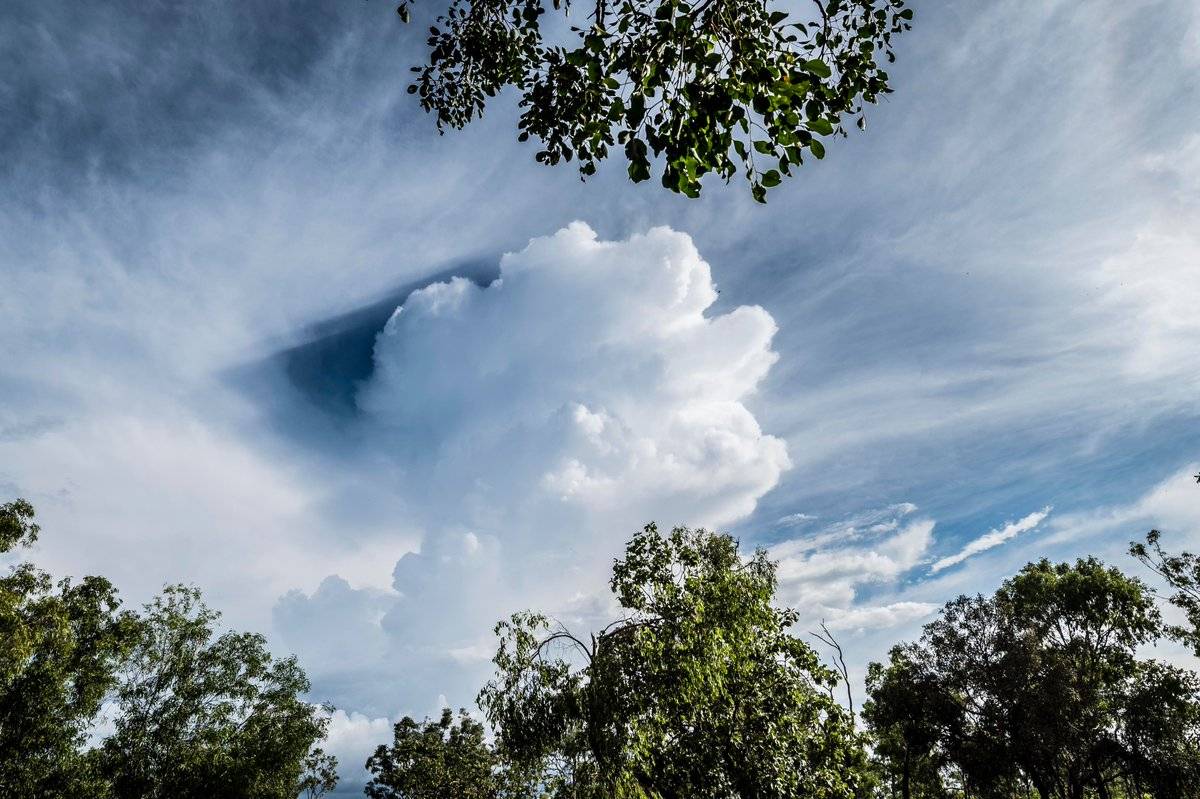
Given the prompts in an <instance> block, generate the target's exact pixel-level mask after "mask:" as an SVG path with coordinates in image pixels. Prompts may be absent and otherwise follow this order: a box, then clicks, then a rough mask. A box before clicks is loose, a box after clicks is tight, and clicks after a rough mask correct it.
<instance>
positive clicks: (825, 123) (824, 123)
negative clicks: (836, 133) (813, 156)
mask: <svg viewBox="0 0 1200 799" xmlns="http://www.w3.org/2000/svg"><path fill="white" fill-rule="evenodd" d="M808 129H809V130H811V131H812V132H814V133H819V134H821V135H822V136H828V135H830V134H831V133H833V125H831V124H830V123H829V120H828V119H823V118H821V117H818V118H817V119H812V120H809V122H808Z"/></svg>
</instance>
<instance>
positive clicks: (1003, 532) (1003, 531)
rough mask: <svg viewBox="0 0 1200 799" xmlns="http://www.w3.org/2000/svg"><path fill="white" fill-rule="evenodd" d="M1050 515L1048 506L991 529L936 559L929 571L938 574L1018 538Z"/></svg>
mask: <svg viewBox="0 0 1200 799" xmlns="http://www.w3.org/2000/svg"><path fill="white" fill-rule="evenodd" d="M1049 515H1050V508H1049V507H1046V508H1043V509H1042V510H1039V511H1034V512H1033V513H1030V514H1029V515H1028V516H1025V517H1023V518H1021V519H1018V520H1017V521H1015V522H1008V523H1007V524H1005V525H1004V526H1003V527H1000V528H998V529H994V530H989V531H988V532H986V533H984V534H983V535H981V536H979V537H978V538H976V539H974V540H972V541H970V542H968V543H967V545H966V546H964V547H963V548H962V549H960V550H959V551H958V552H956V553H954V554H953V555H947V556H946V557H944V558H940V559H939V560H936V561H934V563H933V565H932V566H930V567H929V571H930V572H931V573H933V574H936V573H938V572H940V571H941V570H942V569H948V568H950V567H951V566H954V565H957V564H959V563H962V562H963V561H964V560H966V559H967V558H969V557H971V556H972V555H977V554H979V553H980V552H985V551H987V550H989V549H992V548H993V547H998V546H1000V545H1001V544H1003V543H1004V542H1005V541H1008V540H1010V539H1013V538H1016V537H1017V536H1018V535H1020V534H1021V533H1027V532H1029V531H1030V530H1033V529H1034V528H1035V527H1037V526H1038V525H1039V524H1041V523H1042V521H1043V520H1045V518H1046V517H1047V516H1049Z"/></svg>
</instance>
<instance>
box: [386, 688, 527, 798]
mask: <svg viewBox="0 0 1200 799" xmlns="http://www.w3.org/2000/svg"><path fill="white" fill-rule="evenodd" d="M392 733H393V736H392V743H391V744H389V745H386V746H379V747H378V748H376V750H375V753H374V754H373V755H371V757H370V759H368V760H367V770H368V771H369V772H370V773H371V781H370V782H368V783H367V786H366V794H367V796H369V797H371V799H442V798H443V797H447V796H453V797H456V799H498V797H501V796H503V795H509V794H510V792H508V791H506V790H505V788H506V782H507V780H506V773H505V772H504V771H503V770H502V767H501V762H500V759H499V757H498V756H497V754H496V752H495V750H494V748H493V747H492V746H491V745H490V744H489V743H488V741H487V739H486V736H485V731H484V727H483V725H482V724H480V723H479V722H478V721H476V720H475V719H472V718H471V717H470V716H469V715H467V713H466V711H459V716H458V719H457V720H455V718H454V714H453V713H452V712H451V711H450V708H446V709H445V710H443V711H442V715H441V718H439V719H438V720H436V721H433V720H429V719H427V720H425V721H424V722H417V721H414V720H413V719H412V718H410V717H408V716H405V717H404V718H403V719H401V720H400V721H399V722H397V723H396V725H395V727H394V728H393V731H392Z"/></svg>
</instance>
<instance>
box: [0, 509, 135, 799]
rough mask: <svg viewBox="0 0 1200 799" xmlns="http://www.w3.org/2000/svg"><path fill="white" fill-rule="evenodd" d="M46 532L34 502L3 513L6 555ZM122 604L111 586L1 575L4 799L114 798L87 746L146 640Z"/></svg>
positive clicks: (93, 580) (25, 573)
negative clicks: (127, 662) (120, 676)
mask: <svg viewBox="0 0 1200 799" xmlns="http://www.w3.org/2000/svg"><path fill="white" fill-rule="evenodd" d="M38 533H39V529H38V525H37V524H36V523H35V522H34V510H33V507H32V506H31V505H30V504H29V503H28V502H25V501H24V500H19V499H18V500H15V501H13V502H8V503H5V504H0V555H4V554H9V553H13V552H15V551H16V550H17V549H18V548H19V547H27V546H30V545H32V544H33V543H34V542H36V541H37V538H38ZM120 604H121V602H120V599H119V598H118V596H117V591H116V589H115V588H113V586H112V584H111V583H109V582H108V581H107V580H105V579H104V578H102V577H85V578H83V579H82V580H80V581H79V582H72V581H71V580H60V581H58V582H55V581H53V580H52V579H51V577H50V575H48V574H47V573H45V572H43V571H41V570H39V569H37V568H35V567H34V566H33V564H31V563H19V564H17V565H15V566H12V567H11V568H10V570H9V571H8V573H7V574H5V575H3V576H0V796H20V797H29V798H31V799H40V798H41V797H69V796H86V797H92V796H96V797H100V796H104V795H105V792H106V788H107V784H106V782H105V780H104V779H103V777H102V776H101V775H99V774H98V773H97V771H96V769H95V768H94V764H93V763H92V761H91V760H90V759H89V758H88V757H87V754H86V751H85V742H86V740H87V736H88V732H89V730H90V729H91V727H92V724H93V721H94V719H95V718H96V716H97V714H98V713H99V711H100V708H101V705H102V703H103V701H104V698H105V696H106V695H107V694H108V692H109V691H110V690H111V689H112V687H113V685H114V681H115V670H116V668H117V665H118V664H119V663H120V662H121V661H122V660H123V659H124V658H125V657H126V656H127V655H128V653H129V652H130V651H131V650H132V648H133V646H134V644H135V641H136V639H137V623H136V620H135V619H134V618H133V615H132V614H130V613H128V612H125V611H122V610H120Z"/></svg>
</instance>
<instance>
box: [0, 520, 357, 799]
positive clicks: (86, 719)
mask: <svg viewBox="0 0 1200 799" xmlns="http://www.w3.org/2000/svg"><path fill="white" fill-rule="evenodd" d="M33 518H34V513H33V508H32V507H31V506H30V505H29V504H28V503H26V502H24V501H22V500H17V501H15V502H10V503H7V504H4V505H0V553H6V552H9V551H10V550H11V549H13V548H14V547H15V546H17V545H28V544H31V543H33V542H34V541H35V540H36V538H37V535H38V528H37V525H36V524H34V523H33ZM120 604H121V603H120V600H119V598H118V596H117V591H116V589H115V588H114V587H113V586H112V585H111V584H110V583H109V582H108V581H107V580H105V579H103V578H101V577H85V578H83V580H81V581H80V582H79V583H78V584H75V583H72V582H71V581H70V580H61V581H59V582H58V583H57V584H55V583H53V582H52V581H51V579H50V577H49V575H47V574H45V573H44V572H41V571H39V570H37V569H36V568H34V567H33V566H32V565H31V564H29V563H22V564H19V565H17V566H15V567H13V568H12V569H11V571H10V572H9V574H7V575H6V576H3V577H0V753H2V754H3V756H0V796H20V797H46V798H47V799H49V798H50V797H56V798H59V797H61V798H62V799H67V798H70V799H74V798H75V797H88V798H89V799H91V798H93V797H95V798H99V797H116V798H117V799H143V798H145V799H149V798H150V797H154V798H156V799H157V798H158V797H164V798H165V797H171V798H172V799H176V798H178V799H186V798H187V797H204V798H205V799H209V797H213V796H231V797H232V796H247V797H249V796H253V797H262V798H263V799H269V797H280V799H283V798H284V797H286V799H294V797H296V796H297V794H298V793H300V792H301V791H304V792H306V793H307V795H308V796H309V797H317V796H321V795H323V794H324V793H327V792H328V791H329V790H331V789H332V788H333V785H334V783H335V782H336V773H335V771H334V768H335V766H336V761H335V760H334V759H333V758H331V757H329V756H327V755H325V754H324V753H323V752H322V751H321V750H320V749H319V748H318V747H317V746H316V744H317V743H318V742H319V741H320V740H321V739H322V738H323V737H324V732H325V725H326V717H325V715H323V714H322V713H318V712H315V709H314V708H313V707H312V706H311V705H310V704H308V703H307V702H305V701H303V700H302V699H301V696H302V695H303V693H304V692H306V691H307V690H308V687H309V686H308V681H307V680H306V679H305V676H304V673H303V671H301V669H300V667H299V665H298V664H297V663H296V661H295V659H294V658H285V659H282V660H275V659H273V658H272V657H271V655H270V654H269V653H268V652H267V650H266V643H265V640H264V639H263V638H262V636H259V635H252V634H247V633H233V632H227V633H224V634H222V635H220V636H215V631H214V625H215V623H216V621H217V617H218V614H216V613H215V612H213V611H211V610H209V609H208V608H207V607H205V605H204V604H203V602H202V601H201V599H200V594H199V592H198V591H196V590H195V589H192V588H185V587H181V586H173V587H169V588H167V589H166V590H165V591H164V593H163V594H162V596H160V597H159V598H157V599H155V600H154V601H153V602H152V603H150V604H149V605H147V606H146V608H145V612H144V613H143V614H141V615H139V614H136V613H133V612H130V611H122V610H120ZM214 636H215V637H214ZM102 709H103V710H104V711H105V713H106V714H107V712H108V711H110V710H111V711H112V712H113V713H115V719H114V723H115V732H114V733H113V734H112V735H110V736H109V737H107V738H106V739H105V740H104V741H103V743H101V744H100V745H99V746H98V747H92V746H89V743H88V735H89V733H90V732H91V731H92V730H93V729H94V728H95V727H96V726H97V724H98V723H99V721H100V716H101V711H102Z"/></svg>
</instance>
